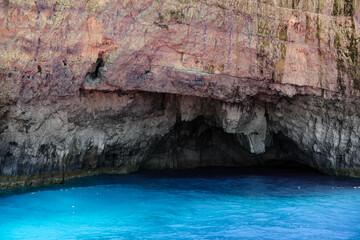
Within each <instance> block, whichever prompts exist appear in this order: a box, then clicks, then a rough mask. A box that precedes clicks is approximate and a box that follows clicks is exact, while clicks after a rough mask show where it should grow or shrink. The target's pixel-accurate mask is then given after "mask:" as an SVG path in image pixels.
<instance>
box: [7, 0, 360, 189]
mask: <svg viewBox="0 0 360 240" xmlns="http://www.w3.org/2000/svg"><path fill="white" fill-rule="evenodd" d="M359 14H360V5H359V2H358V1H344V0H335V1H330V0H315V1H287V0H285V1H245V0H200V1H198V0H161V1H154V0H144V1H134V0H101V1H92V0H90V1H89V0H86V1H85V0H79V1H68V0H56V1H55V0H36V1H25V0H0V187H4V188H6V187H11V186H19V185H31V184H39V183H51V182H61V181H64V180H66V179H69V178H71V177H74V176H80V175H86V174H87V172H88V171H90V172H89V173H88V174H96V173H101V172H122V171H124V172H128V171H134V170H136V169H138V168H139V167H141V166H143V167H145V166H146V167H151V168H154V167H155V168H184V167H198V166H219V165H227V166H235V165H237V166H247V165H259V164H270V162H271V161H273V162H276V161H275V160H279V161H282V160H284V161H285V160H295V161H299V162H302V163H306V164H308V165H310V166H313V167H315V168H317V169H319V170H321V171H324V172H329V173H335V174H343V175H351V176H359V175H360V158H359V157H358V156H359V149H360V145H359V144H360V143H359V136H360V129H359V128H358V126H360V125H359V116H360V115H359V112H360V107H359V100H360V99H359V96H360V92H359V90H360V74H359V71H360V70H359V57H360V55H359V34H360V33H359ZM197 128H198V129H197ZM282 145H284V146H286V147H283V146H282ZM66 176H69V177H66Z"/></svg>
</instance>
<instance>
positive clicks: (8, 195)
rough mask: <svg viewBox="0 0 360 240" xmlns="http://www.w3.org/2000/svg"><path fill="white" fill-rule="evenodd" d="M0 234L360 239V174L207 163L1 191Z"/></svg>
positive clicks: (16, 236) (32, 236)
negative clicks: (211, 166) (216, 166)
mask: <svg viewBox="0 0 360 240" xmlns="http://www.w3.org/2000/svg"><path fill="white" fill-rule="evenodd" d="M0 238H1V239H360V179H351V178H339V177H330V176H326V175H323V174H319V173H317V172H314V171H303V170H302V171H299V170H294V169H246V170H244V169H203V170H196V171H175V172H173V171H170V172H169V171H168V172H161V171H150V172H140V173H136V174H131V175H123V176H119V175H111V176H109V175H102V176H97V177H89V178H83V179H78V180H74V181H70V182H67V183H66V184H64V185H56V186H46V187H37V188H30V189H29V188H25V189H20V190H16V191H13V190H12V191H2V192H0Z"/></svg>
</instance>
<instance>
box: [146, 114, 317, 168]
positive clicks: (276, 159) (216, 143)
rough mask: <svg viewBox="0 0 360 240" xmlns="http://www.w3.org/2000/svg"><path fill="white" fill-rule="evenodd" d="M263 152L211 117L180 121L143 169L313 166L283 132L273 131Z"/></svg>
mask: <svg viewBox="0 0 360 240" xmlns="http://www.w3.org/2000/svg"><path fill="white" fill-rule="evenodd" d="M270 136H271V141H270V142H271V144H268V145H269V146H267V148H266V152H265V153H263V154H253V153H250V152H249V151H248V148H247V146H245V145H244V141H243V140H239V139H244V137H245V135H243V134H230V133H226V132H224V130H223V129H222V128H219V127H216V126H215V124H214V121H213V120H212V119H211V118H206V117H198V118H196V119H195V120H193V121H191V122H186V121H178V122H177V124H176V125H175V126H174V127H173V128H172V130H171V131H170V132H169V133H168V134H166V135H165V136H164V137H163V138H161V139H160V140H159V141H157V142H156V143H155V144H154V145H153V146H152V150H151V151H150V153H149V155H148V157H147V159H146V161H145V162H144V163H143V164H142V166H141V167H140V168H142V169H186V168H199V167H268V168H273V167H275V168H279V167H286V168H288V167H295V168H302V169H303V168H309V167H310V164H309V163H311V161H310V158H309V157H307V156H306V155H304V154H303V153H302V152H301V151H300V150H299V149H298V148H297V146H296V144H295V143H294V142H293V141H292V140H291V139H289V138H287V137H286V136H284V135H283V134H281V133H278V134H270Z"/></svg>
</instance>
